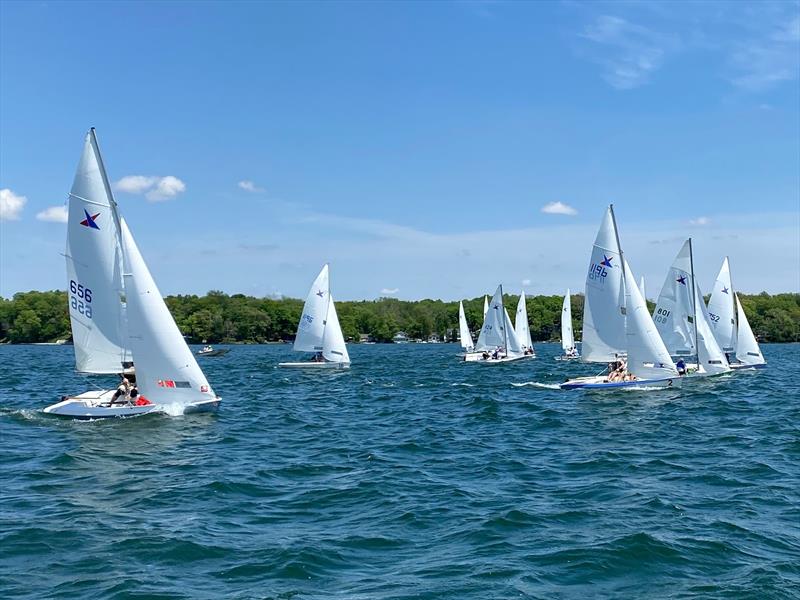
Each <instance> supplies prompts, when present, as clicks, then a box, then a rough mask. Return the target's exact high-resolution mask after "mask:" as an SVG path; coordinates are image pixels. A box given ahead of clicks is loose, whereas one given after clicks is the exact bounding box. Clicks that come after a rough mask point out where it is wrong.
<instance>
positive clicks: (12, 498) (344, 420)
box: [0, 344, 800, 599]
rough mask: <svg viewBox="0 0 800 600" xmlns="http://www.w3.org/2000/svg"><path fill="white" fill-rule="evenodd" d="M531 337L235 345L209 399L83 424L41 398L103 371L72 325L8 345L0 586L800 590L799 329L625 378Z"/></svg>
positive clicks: (560, 593) (87, 592)
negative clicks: (83, 352)
mask: <svg viewBox="0 0 800 600" xmlns="http://www.w3.org/2000/svg"><path fill="white" fill-rule="evenodd" d="M537 350H538V352H539V358H538V359H536V360H532V361H524V362H519V363H513V364H507V365H498V366H484V365H475V364H472V365H470V364H466V365H465V364H460V363H459V362H458V361H457V357H456V354H457V352H458V348H457V347H456V346H452V345H393V346H392V345H389V346H382V345H373V346H353V347H351V348H350V352H351V356H352V359H353V363H354V364H353V368H352V369H351V370H350V371H349V372H343V373H313V374H308V373H301V372H287V371H284V370H278V369H276V368H275V364H276V363H277V362H278V361H279V360H285V359H287V358H289V356H290V352H289V346H282V345H281V346H236V347H234V348H233V350H232V351H231V352H230V353H229V354H228V355H226V356H224V357H221V358H206V359H201V366H202V367H203V368H204V370H205V371H206V373H207V375H208V378H209V380H210V381H211V383H212V385H213V386H214V388H215V389H216V391H217V392H218V393H219V394H220V395H221V396H223V404H222V407H221V410H220V412H219V414H217V415H215V416H209V415H195V416H184V417H165V416H148V417H144V418H139V419H128V420H114V421H94V422H79V421H68V420H61V419H59V418H56V417H50V416H45V415H43V414H42V413H41V412H40V409H41V408H42V407H44V406H46V405H47V404H50V403H52V402H54V401H55V400H56V399H57V397H58V396H59V395H61V394H63V393H67V392H69V393H75V392H80V391H84V390H85V389H88V387H91V386H92V385H93V384H94V382H95V381H97V379H92V380H89V379H87V378H84V377H82V376H78V375H75V374H73V363H72V349H71V348H70V347H53V346H19V347H11V346H0V398H1V399H2V405H1V406H0V448H2V453H1V454H0V500H1V501H0V596H2V597H3V598H79V597H91V598H99V597H103V598H128V597H138V598H143V597H165V598H166V597H169V598H223V597H224V598H331V597H338V598H348V599H349V598H364V599H367V598H369V599H373V598H459V599H461V598H475V599H484V598H511V597H514V598H518V597H519V598H586V597H592V598H603V597H607V598H628V597H647V598H652V597H669V598H684V597H695V596H697V597H703V598H797V597H799V596H800V591H799V590H800V399H798V391H797V390H798V386H800V374H799V373H798V368H797V364H798V360H799V359H800V346H798V345H773V346H765V347H764V348H763V350H764V353H765V355H766V357H767V360H768V361H769V368H768V369H766V370H763V371H751V372H739V373H736V374H735V375H731V376H723V377H720V378H717V379H715V380H694V381H691V382H688V383H687V384H686V385H685V386H684V388H683V389H682V390H663V391H662V390H658V391H621V392H615V393H608V392H605V393H602V392H601V393H597V392H595V393H586V392H564V391H560V390H558V389H553V388H552V387H547V385H548V384H556V383H558V382H560V381H562V380H563V379H565V378H566V376H567V375H576V374H588V373H591V372H592V370H593V367H591V366H587V365H581V364H571V363H558V362H556V361H554V360H553V356H554V355H555V354H556V353H557V351H558V349H557V348H556V346H554V345H547V344H539V345H538V346H537ZM99 381H101V382H102V381H103V379H102V378H100V380H99ZM106 381H108V382H109V384H110V383H111V382H113V378H112V379H111V380H106Z"/></svg>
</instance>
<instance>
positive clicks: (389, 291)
mask: <svg viewBox="0 0 800 600" xmlns="http://www.w3.org/2000/svg"><path fill="white" fill-rule="evenodd" d="M399 291H400V289H399V288H383V289H382V290H381V294H384V295H386V296H393V295H394V294H396V293H397V292H399Z"/></svg>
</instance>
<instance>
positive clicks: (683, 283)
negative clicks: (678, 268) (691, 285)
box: [675, 275, 686, 285]
mask: <svg viewBox="0 0 800 600" xmlns="http://www.w3.org/2000/svg"><path fill="white" fill-rule="evenodd" d="M675 281H677V282H678V283H680V284H681V285H686V277H685V276H683V275H681V276H680V277H678V278H677V279H676V280H675Z"/></svg>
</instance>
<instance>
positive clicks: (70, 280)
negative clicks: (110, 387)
mask: <svg viewBox="0 0 800 600" xmlns="http://www.w3.org/2000/svg"><path fill="white" fill-rule="evenodd" d="M66 262H67V295H68V303H69V317H70V323H71V325H72V339H73V343H74V350H75V366H76V369H77V370H78V371H81V372H84V373H120V372H121V371H122V369H123V363H124V362H128V361H130V360H131V355H130V349H129V347H128V342H127V339H126V337H127V335H126V326H125V306H124V303H123V302H124V300H123V299H124V285H123V280H122V254H121V249H120V235H119V220H118V216H117V214H116V204H115V203H114V199H113V196H112V194H111V188H110V186H109V184H108V178H107V176H106V173H105V168H104V167H103V161H102V158H101V156H100V149H99V147H98V145H97V138H96V137H95V133H94V129H92V130H90V131H89V133H87V134H86V140H85V143H84V147H83V153H82V154H81V159H80V162H79V164H78V168H77V170H76V172H75V179H74V181H73V183H72V189H71V191H70V194H69V210H68V216H67V248H66Z"/></svg>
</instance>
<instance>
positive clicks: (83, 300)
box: [69, 279, 92, 319]
mask: <svg viewBox="0 0 800 600" xmlns="http://www.w3.org/2000/svg"><path fill="white" fill-rule="evenodd" d="M69 291H70V296H69V305H70V306H71V307H72V309H73V310H77V311H78V313H80V314H82V315H83V316H84V317H86V318H88V319H91V318H92V290H90V289H89V288H88V287H83V286H82V285H81V284H80V283H75V280H74V279H70V280H69Z"/></svg>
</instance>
